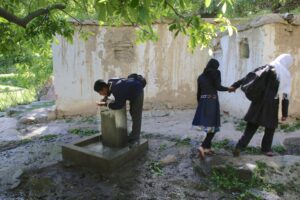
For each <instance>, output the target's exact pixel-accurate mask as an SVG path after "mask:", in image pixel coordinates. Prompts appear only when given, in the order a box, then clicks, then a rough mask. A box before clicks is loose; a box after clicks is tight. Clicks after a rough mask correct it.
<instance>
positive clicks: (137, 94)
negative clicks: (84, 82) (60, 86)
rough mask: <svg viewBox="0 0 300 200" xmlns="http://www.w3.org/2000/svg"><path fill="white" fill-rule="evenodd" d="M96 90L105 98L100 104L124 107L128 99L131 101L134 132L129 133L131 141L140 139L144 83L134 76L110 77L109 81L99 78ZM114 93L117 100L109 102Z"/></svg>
mask: <svg viewBox="0 0 300 200" xmlns="http://www.w3.org/2000/svg"><path fill="white" fill-rule="evenodd" d="M94 90H95V91H96V92H97V93H99V94H100V95H102V96H104V99H103V100H102V101H101V102H100V103H99V104H98V105H100V106H107V107H108V108H110V109H113V110H116V109H122V108H123V107H124V106H126V101H127V100H128V101H129V104H130V110H129V113H130V115H131V118H132V132H131V134H130V135H129V140H128V142H129V143H134V142H137V141H139V138H140V134H141V123H142V111H143V102H144V89H143V85H142V83H141V82H140V81H139V80H137V79H133V78H128V79H124V78H116V79H109V80H108V83H106V82H105V81H103V80H101V79H99V80H97V81H96V82H95V84H94ZM110 95H113V96H114V98H115V100H114V101H113V102H111V103H108V101H107V99H108V97H109V96H110Z"/></svg>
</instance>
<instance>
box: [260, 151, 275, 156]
mask: <svg viewBox="0 0 300 200" xmlns="http://www.w3.org/2000/svg"><path fill="white" fill-rule="evenodd" d="M262 153H263V154H264V155H266V156H269V157H273V156H275V154H274V153H273V152H272V151H263V152H262Z"/></svg>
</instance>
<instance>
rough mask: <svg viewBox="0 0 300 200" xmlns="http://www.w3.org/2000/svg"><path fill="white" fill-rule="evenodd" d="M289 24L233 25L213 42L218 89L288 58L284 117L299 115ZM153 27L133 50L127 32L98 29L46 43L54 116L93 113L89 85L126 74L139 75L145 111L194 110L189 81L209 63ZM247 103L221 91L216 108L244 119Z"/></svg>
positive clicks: (296, 44) (299, 53)
mask: <svg viewBox="0 0 300 200" xmlns="http://www.w3.org/2000/svg"><path fill="white" fill-rule="evenodd" d="M295 18H296V20H294V22H293V25H291V24H288V23H287V22H286V21H285V20H284V19H283V18H282V17H281V16H280V15H276V14H271V15H268V16H263V17H259V18H257V19H254V20H253V21H251V22H250V23H248V24H242V25H241V26H239V32H238V34H235V35H233V36H231V37H229V36H226V35H225V36H223V37H221V39H220V40H219V41H217V42H216V45H215V49H214V50H215V51H214V56H215V57H216V58H217V59H218V60H219V61H220V63H221V66H220V70H221V73H222V84H223V85H225V86H229V85H231V84H232V83H233V82H235V81H237V80H239V79H240V78H242V77H243V76H244V75H246V74H247V73H248V72H249V71H251V70H253V69H254V68H256V67H258V66H262V65H264V64H267V63H269V62H270V61H272V60H273V59H274V58H276V57H277V56H278V55H280V54H281V53H286V52H287V53H290V54H292V55H293V57H294V65H293V67H292V69H291V71H292V74H293V88H292V95H291V104H290V114H291V115H293V116H300V91H299V90H298V88H297V87H298V85H299V84H300V76H299V75H300V67H299V64H300V60H299V59H300V40H299V39H298V37H299V35H300V16H295ZM155 28H156V29H157V31H158V34H159V37H160V39H159V41H158V42H156V43H153V42H147V43H144V44H139V45H136V44H135V29H134V28H132V27H120V28H99V27H98V26H97V25H93V24H86V25H84V26H83V27H82V28H81V29H82V30H84V31H91V32H93V33H94V35H93V36H91V37H90V38H89V40H88V41H83V40H81V39H79V36H78V33H76V34H75V36H74V43H73V44H69V43H68V42H67V41H66V40H64V39H63V38H61V37H58V40H59V44H53V61H54V76H55V80H54V85H55V90H56V106H57V113H58V115H59V116H62V115H75V114H89V113H95V112H96V106H95V101H97V100H99V99H100V97H99V95H97V94H96V93H95V92H94V91H93V84H94V81H95V80H97V79H99V78H102V79H104V80H107V79H109V78H110V77H115V76H119V77H126V76H127V75H128V74H130V73H133V72H137V73H140V74H143V75H144V76H145V77H146V78H147V80H148V85H147V86H146V88H145V101H146V103H145V106H144V107H145V108H149V107H161V106H164V107H165V106H166V107H168V108H171V107H193V108H195V107H196V100H195V96H196V89H197V87H196V79H197V77H198V75H199V74H200V73H201V72H202V70H203V67H204V66H205V65H206V63H207V61H208V59H209V56H208V53H207V51H206V50H203V51H200V50H199V49H197V50H196V51H195V52H194V54H191V53H190V52H189V50H188V49H187V38H186V37H184V36H182V35H179V36H178V37H177V38H175V39H174V37H173V35H172V33H170V32H169V31H168V28H167V25H164V24H157V25H155ZM79 29H80V28H78V30H79ZM245 43H248V46H249V51H247V49H245V45H244V44H245ZM247 53H249V57H247ZM249 103H250V102H249V101H248V100H247V99H246V98H245V97H244V94H243V93H242V92H241V91H240V90H237V92H236V93H232V94H229V93H227V92H221V93H220V104H221V109H222V110H225V111H228V112H229V113H230V114H232V115H235V116H238V117H241V116H243V115H244V114H245V112H246V111H247V109H248V106H249Z"/></svg>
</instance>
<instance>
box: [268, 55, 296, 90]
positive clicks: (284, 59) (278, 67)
mask: <svg viewBox="0 0 300 200" xmlns="http://www.w3.org/2000/svg"><path fill="white" fill-rule="evenodd" d="M292 64H293V57H292V56H291V55H290V54H281V55H280V56H278V57H277V58H276V59H275V60H274V61H272V62H271V63H270V65H272V66H274V67H275V71H276V74H277V79H278V80H279V90H278V93H279V95H282V94H287V95H288V96H289V95H290V93H291V82H292V76H291V73H290V72H289V68H290V67H291V66H292Z"/></svg>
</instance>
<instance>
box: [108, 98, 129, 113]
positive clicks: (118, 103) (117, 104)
mask: <svg viewBox="0 0 300 200" xmlns="http://www.w3.org/2000/svg"><path fill="white" fill-rule="evenodd" d="M125 104H126V99H125V98H122V97H118V96H115V101H114V102H111V103H109V104H108V105H107V106H108V107H109V108H110V109H112V110H119V109H122V108H123V107H124V106H125Z"/></svg>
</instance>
